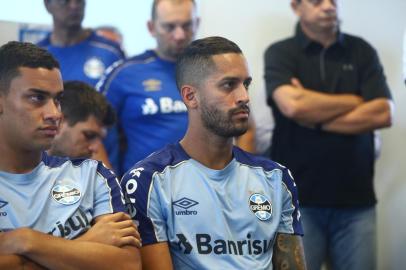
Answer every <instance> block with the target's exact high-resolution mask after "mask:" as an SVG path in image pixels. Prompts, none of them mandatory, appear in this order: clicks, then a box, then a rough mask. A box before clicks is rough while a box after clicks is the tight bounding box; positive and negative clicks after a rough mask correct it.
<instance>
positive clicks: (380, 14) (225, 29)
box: [0, 0, 406, 270]
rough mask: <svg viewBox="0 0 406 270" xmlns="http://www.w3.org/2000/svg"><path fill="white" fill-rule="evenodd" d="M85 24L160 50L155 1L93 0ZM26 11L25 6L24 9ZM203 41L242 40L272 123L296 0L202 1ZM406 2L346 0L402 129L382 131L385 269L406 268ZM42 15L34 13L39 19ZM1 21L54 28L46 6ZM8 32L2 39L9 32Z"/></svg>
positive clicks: (379, 179)
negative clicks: (152, 30) (271, 91)
mask: <svg viewBox="0 0 406 270" xmlns="http://www.w3.org/2000/svg"><path fill="white" fill-rule="evenodd" d="M87 2H88V4H87V12H86V19H85V22H84V24H85V25H86V26H97V25H100V24H114V25H116V26H118V27H119V28H120V29H121V30H122V32H123V33H124V36H125V46H126V49H127V52H128V53H129V54H130V55H133V54H135V53H139V52H141V51H143V50H144V49H145V48H147V47H153V46H154V41H153V40H152V39H151V38H150V37H149V35H148V32H147V31H146V26H145V23H146V20H147V18H148V17H149V13H150V5H151V2H152V1H151V0H135V1H134V0H117V1H111V0H109V1H107V0H88V1H87ZM21 6H25V8H23V9H22V8H20V7H21ZM199 8H200V14H201V16H202V23H201V29H200V32H199V37H202V36H207V35H222V36H225V37H228V38H230V39H232V40H233V41H235V42H237V43H238V44H239V45H240V46H241V48H242V49H243V51H244V52H245V55H246V56H247V59H248V62H249V65H250V67H251V71H252V74H253V77H254V82H253V85H252V87H251V96H252V99H253V101H252V104H253V111H254V113H255V114H256V118H257V119H258V120H260V121H261V122H260V124H259V125H260V126H259V128H261V127H264V126H265V124H263V123H270V122H271V119H270V112H269V110H268V108H267V107H266V105H265V99H264V90H263V89H264V82H263V61H262V55H263V52H264V50H265V48H266V47H267V46H268V45H269V44H270V43H271V42H274V41H276V40H279V39H282V38H285V37H287V36H289V35H291V34H292V33H293V28H294V24H295V22H296V19H295V16H294V15H293V13H292V12H291V10H290V7H289V0H284V1H281V0H251V1H247V0H203V1H199ZM405 11H406V1H405V0H387V1H380V0H356V1H354V0H341V18H342V20H343V24H342V29H343V30H344V31H346V32H349V33H351V34H355V35H360V36H362V37H364V38H365V39H366V40H368V41H370V42H371V43H372V44H373V45H374V47H375V48H376V49H377V50H378V53H379V55H380V57H381V61H382V63H383V65H384V68H385V72H386V75H387V78H388V82H389V85H390V87H391V90H392V93H393V96H394V100H395V102H396V104H397V109H396V119H395V124H394V126H393V127H392V128H391V129H388V130H385V131H383V132H382V136H383V144H384V145H383V152H382V156H381V158H380V160H379V161H378V163H377V168H376V179H375V186H376V190H377V195H378V200H379V203H378V242H379V243H378V245H379V250H378V253H379V254H378V262H379V269H382V270H400V269H405V265H406V256H405V250H406V229H405V228H406V211H405V210H404V209H403V206H405V205H406V181H405V180H406V166H405V163H406V162H405V160H406V154H405V152H406V106H405V104H406V89H405V86H404V84H403V79H402V76H401V74H402V67H401V64H402V38H403V31H404V29H405V27H406V16H405V15H404V13H405ZM33 14H35V15H33ZM0 20H14V21H22V22H35V23H51V20H50V17H49V16H48V15H47V13H46V11H45V9H44V8H43V5H42V1H40V0H37V1H33V0H30V1H27V0H13V1H7V4H6V5H5V4H3V6H2V8H1V9H0ZM4 34H5V33H3V30H2V29H1V32H0V37H1V36H2V35H4Z"/></svg>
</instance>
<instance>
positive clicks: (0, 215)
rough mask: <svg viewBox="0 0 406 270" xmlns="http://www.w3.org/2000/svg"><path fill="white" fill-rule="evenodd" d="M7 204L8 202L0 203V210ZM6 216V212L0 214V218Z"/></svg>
mask: <svg viewBox="0 0 406 270" xmlns="http://www.w3.org/2000/svg"><path fill="white" fill-rule="evenodd" d="M7 204H8V202H5V201H0V209H1V208H3V207H5V206H6V205H7ZM5 216H7V212H0V217H5Z"/></svg>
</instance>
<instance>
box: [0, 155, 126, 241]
mask: <svg viewBox="0 0 406 270" xmlns="http://www.w3.org/2000/svg"><path fill="white" fill-rule="evenodd" d="M119 211H125V208H124V200H123V196H122V192H121V189H120V186H119V182H118V179H117V178H116V176H115V175H114V174H113V173H112V172H111V171H110V170H108V169H107V168H105V167H104V166H103V165H102V164H101V163H100V162H98V161H95V160H91V159H77V160H69V159H67V158H59V157H53V156H48V155H47V154H46V153H43V156H42V161H41V163H40V164H39V165H38V166H37V167H36V168H35V169H34V170H33V171H31V172H30V173H27V174H12V173H7V172H2V171H0V231H9V230H13V229H16V228H21V227H29V228H31V229H34V230H37V231H41V232H44V233H49V234H52V235H54V236H59V237H65V238H67V239H73V238H75V237H77V236H79V235H80V234H82V233H84V232H85V231H86V230H87V229H89V228H90V226H91V222H92V221H93V220H94V218H95V217H97V216H100V215H103V214H109V213H113V212H119Z"/></svg>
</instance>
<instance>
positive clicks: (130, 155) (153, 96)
mask: <svg viewBox="0 0 406 270" xmlns="http://www.w3.org/2000/svg"><path fill="white" fill-rule="evenodd" d="M97 88H98V89H99V91H100V92H102V93H104V94H105V95H106V97H107V99H108V100H109V101H110V103H111V104H112V105H113V107H114V108H115V110H116V112H117V115H118V125H119V126H120V128H121V130H122V132H123V135H124V137H125V140H126V147H125V149H124V150H123V151H122V153H121V154H120V155H119V156H120V158H119V159H120V163H121V168H120V169H119V172H122V173H124V172H126V171H127V170H128V169H130V168H131V167H132V166H133V165H134V164H135V163H136V162H138V161H140V160H141V159H144V158H145V157H147V156H148V155H149V154H151V153H152V152H154V151H156V150H158V149H161V148H162V147H164V146H165V145H166V144H167V143H175V142H177V141H179V140H180V139H181V138H182V137H183V135H184V134H185V132H186V128H187V123H188V120H187V110H186V106H185V104H184V103H183V101H182V98H181V96H180V94H179V91H178V88H177V86H176V82H175V62H172V61H167V60H164V59H161V58H160V57H158V56H157V55H156V53H155V52H154V51H152V50H147V51H146V52H145V53H143V54H141V55H138V56H135V57H133V58H129V59H127V60H125V61H123V62H122V63H120V62H117V63H115V64H114V65H113V66H112V67H111V68H109V70H108V71H107V72H106V76H105V77H104V78H103V79H102V80H101V81H100V83H98V84H97ZM113 134H114V133H113V132H109V134H108V135H107V139H106V140H105V142H106V148H107V150H108V152H109V158H110V160H113V164H114V163H117V162H116V161H115V160H117V159H116V158H115V157H114V156H112V152H114V151H112V149H114V146H115V145H117V138H115V137H114V136H113Z"/></svg>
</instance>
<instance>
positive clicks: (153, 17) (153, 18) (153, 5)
mask: <svg viewBox="0 0 406 270" xmlns="http://www.w3.org/2000/svg"><path fill="white" fill-rule="evenodd" d="M162 1H163V0H154V2H153V3H152V9H151V20H153V21H155V19H156V7H157V6H158V4H159V2H162ZM182 1H184V0H172V2H173V3H180V2H182ZM190 1H191V2H192V3H193V5H195V6H196V2H195V1H194V0H190Z"/></svg>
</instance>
